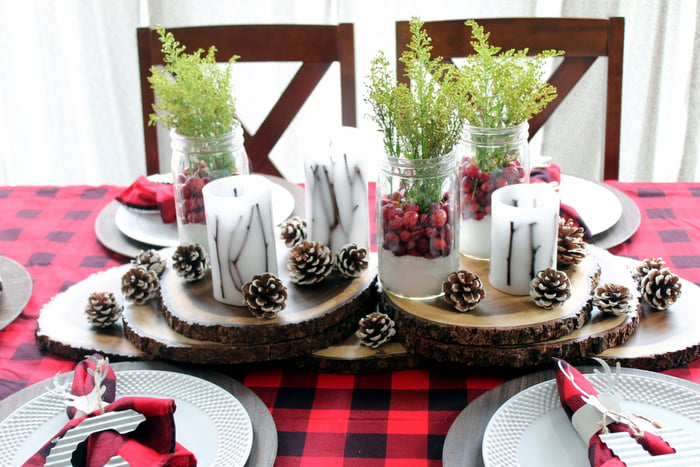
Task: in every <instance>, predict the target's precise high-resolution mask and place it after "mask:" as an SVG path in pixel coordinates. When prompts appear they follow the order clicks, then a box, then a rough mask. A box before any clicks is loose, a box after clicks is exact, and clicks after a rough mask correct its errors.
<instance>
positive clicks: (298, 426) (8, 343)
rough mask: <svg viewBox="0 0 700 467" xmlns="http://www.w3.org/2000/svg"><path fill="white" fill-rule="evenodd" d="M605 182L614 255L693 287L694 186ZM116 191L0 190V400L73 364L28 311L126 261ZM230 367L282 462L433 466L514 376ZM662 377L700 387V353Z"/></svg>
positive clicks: (699, 208)
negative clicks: (653, 266) (108, 242)
mask: <svg viewBox="0 0 700 467" xmlns="http://www.w3.org/2000/svg"><path fill="white" fill-rule="evenodd" d="M609 183H610V185H611V186H614V187H615V188H617V189H619V190H621V191H623V192H624V193H626V194H627V195H628V196H630V197H631V198H632V199H633V200H634V201H635V202H636V203H637V205H638V206H639V208H640V210H641V214H642V223H641V227H640V229H639V231H638V232H637V233H636V234H635V235H634V236H633V237H632V238H631V239H630V240H628V241H627V242H625V243H624V244H622V245H619V246H617V247H615V248H613V249H612V252H613V253H615V254H618V255H625V256H630V257H633V258H637V259H643V258H646V257H652V256H655V257H656V256H660V257H662V258H664V259H665V260H666V261H667V263H668V264H669V266H670V267H671V268H672V270H673V271H674V272H676V273H677V274H679V275H680V276H681V277H683V278H685V279H687V280H689V281H691V282H694V283H696V284H700V184H697V183H669V184H661V183H621V182H609ZM121 190H123V187H116V186H65V187H53V186H6V187H0V254H1V255H4V256H7V257H8V258H11V259H13V260H14V261H16V262H18V263H20V264H22V265H23V266H24V267H25V268H26V269H27V271H28V272H29V273H30V275H31V277H32V278H33V280H34V288H33V293H32V297H31V299H30V301H29V303H28V305H27V306H26V308H25V310H24V312H23V313H22V314H21V315H20V316H19V317H18V318H17V319H16V320H15V321H14V322H13V323H11V324H10V325H9V326H7V327H6V328H5V329H4V330H2V331H0V399H2V398H5V397H7V396H8V395H10V394H12V393H13V392H15V391H18V390H20V389H23V388H25V387H27V386H29V385H31V384H33V383H36V382H38V381H42V380H45V379H47V378H51V377H53V376H54V375H56V373H58V372H68V371H72V370H73V367H74V366H75V364H76V362H75V361H70V360H67V359H65V358H62V357H58V356H54V355H51V354H46V353H44V352H42V351H41V350H40V349H39V347H38V346H37V344H36V340H35V337H34V331H35V328H36V319H37V317H38V315H39V311H40V309H41V307H42V306H43V305H44V304H46V303H47V302H48V301H49V300H50V299H51V298H52V297H53V296H54V295H56V294H57V293H59V292H61V291H63V290H65V289H66V288H68V287H70V286H71V285H72V284H75V283H77V282H79V281H81V280H83V279H85V278H86V277H88V276H89V275H90V274H93V273H95V272H97V271H100V270H103V269H108V268H111V267H114V266H117V265H120V264H123V263H125V262H127V258H124V257H122V256H121V255H119V254H116V253H113V252H110V251H109V250H107V249H106V248H104V247H103V246H102V245H101V244H100V243H99V242H98V240H97V238H96V236H95V233H94V222H95V219H96V217H97V215H98V213H99V212H100V210H102V208H104V206H105V205H106V204H107V203H109V202H111V201H112V200H114V198H115V196H116V195H117V194H118V193H120V192H121ZM371 203H373V201H371ZM601 209H605V207H604V206H601ZM227 372H228V373H229V374H231V375H232V376H234V377H236V378H237V379H239V381H241V382H242V383H243V384H245V385H246V386H247V387H249V388H250V389H252V390H253V391H254V392H255V393H256V394H257V395H258V396H259V397H260V398H261V399H262V400H263V402H264V403H265V404H266V405H267V406H268V407H269V409H270V412H271V413H272V416H273V418H274V420H275V423H276V425H277V429H278V442H279V447H278V452H277V462H276V465H280V466H297V465H299V466H306V465H308V466H313V465H319V466H352V465H358V466H370V467H371V466H392V465H410V466H437V465H440V464H441V462H440V457H441V454H442V446H443V442H444V437H445V434H446V433H447V431H448V429H449V428H450V425H451V423H452V422H453V420H454V419H455V417H456V416H457V415H458V414H459V412H460V411H461V410H462V409H464V407H465V406H466V405H467V404H468V403H469V402H470V401H472V400H473V399H474V398H476V397H477V396H479V395H480V394H482V393H483V392H485V391H487V390H489V389H491V388H493V387H495V386H497V385H499V384H501V383H502V382H504V381H505V380H506V379H508V378H511V377H513V376H517V375H516V374H503V373H498V372H496V371H491V370H489V369H469V370H464V369H462V370H453V371H449V372H448V371H442V370H436V369H419V370H404V371H392V372H378V373H375V374H366V375H336V374H324V373H315V372H311V371H306V370H298V369H290V368H284V367H281V366H269V367H265V368H261V369H250V368H247V369H245V370H243V369H235V368H233V369H230V371H227ZM665 373H668V374H671V375H674V376H678V377H681V378H684V379H687V380H691V381H695V382H698V383H700V361H695V362H691V363H690V364H688V365H686V366H684V367H682V368H676V369H672V370H668V371H666V372H665Z"/></svg>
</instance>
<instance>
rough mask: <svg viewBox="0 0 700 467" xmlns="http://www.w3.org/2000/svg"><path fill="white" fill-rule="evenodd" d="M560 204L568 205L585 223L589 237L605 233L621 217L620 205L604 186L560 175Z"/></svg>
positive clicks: (616, 198) (617, 199)
mask: <svg viewBox="0 0 700 467" xmlns="http://www.w3.org/2000/svg"><path fill="white" fill-rule="evenodd" d="M559 196H560V199H561V202H562V203H564V204H568V205H569V206H571V207H572V208H574V209H575V210H576V212H578V213H579V215H580V216H581V218H582V219H583V220H584V221H585V222H586V225H587V226H588V228H589V230H590V231H591V235H597V234H599V233H602V232H605V231H606V230H608V229H610V228H611V227H612V226H614V225H615V224H616V223H617V221H618V220H620V217H621V216H622V203H621V202H620V200H619V198H618V197H617V196H616V195H615V193H613V192H612V191H611V190H610V189H608V188H607V187H606V186H605V185H602V184H599V183H595V182H591V181H589V180H584V179H582V178H578V177H574V176H571V175H562V176H561V182H560V184H559Z"/></svg>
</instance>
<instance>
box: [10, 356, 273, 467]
mask: <svg viewBox="0 0 700 467" xmlns="http://www.w3.org/2000/svg"><path fill="white" fill-rule="evenodd" d="M17 407H18V408H17ZM132 419H133V420H134V421H131V420H132ZM130 423H135V424H139V423H143V424H144V426H146V425H148V430H147V431H146V432H143V431H142V430H137V431H132V429H130V428H128V427H129V424H130ZM109 429H112V430H116V431H105V430H109ZM59 432H60V433H64V432H65V434H64V435H63V437H62V439H61V441H59V442H58V443H55V441H52V440H53V439H54V437H55V435H56V434H57V433H59ZM71 432H72V433H73V435H70V433H71ZM149 432H150V434H149ZM89 433H94V434H93V435H92V437H91V440H92V441H91V443H90V445H89V446H88V447H87V449H83V450H79V451H76V455H79V456H82V457H80V458H81V459H82V460H83V461H84V462H85V463H87V462H88V461H94V462H102V463H104V462H105V461H107V460H109V459H111V458H114V457H117V458H121V459H123V460H125V461H127V462H130V463H131V465H153V462H156V461H161V462H163V461H166V460H168V461H170V462H176V460H177V459H183V460H182V461H181V462H190V463H191V460H192V457H194V458H196V461H197V464H198V465H212V466H217V465H220V466H227V467H228V466H244V465H261V466H272V465H273V464H274V460H275V457H276V451H277V432H276V428H275V423H274V420H273V419H272V416H271V415H270V413H269V410H267V407H266V406H265V405H264V403H263V402H262V401H261V400H260V399H259V398H258V397H257V396H256V395H255V393H253V392H252V391H251V390H250V389H248V388H246V387H245V386H244V385H242V384H241V383H239V382H237V381H235V380H234V379H232V378H229V377H227V376H224V375H222V374H219V373H214V372H211V371H207V370H202V369H198V368H189V369H187V370H184V369H182V368H179V367H176V366H173V365H169V364H165V363H156V362H139V363H116V364H111V363H109V361H108V360H107V359H105V358H103V357H102V356H101V355H98V354H95V355H93V356H90V357H87V358H86V359H84V360H82V361H81V362H79V363H78V364H77V365H76V367H75V371H73V372H71V373H67V374H64V375H59V376H57V377H55V378H52V379H50V380H47V381H44V382H41V383H37V384H35V385H33V386H30V387H28V388H26V389H24V390H22V391H20V392H18V393H16V394H13V395H12V396H10V397H8V398H7V399H6V400H4V401H3V402H2V403H0V434H1V435H2V436H0V446H1V449H0V463H2V465H8V466H10V465H11V466H15V465H44V462H45V461H46V462H50V461H53V462H65V461H69V459H70V455H71V454H72V453H73V451H75V449H76V447H77V444H78V443H79V441H80V440H82V439H84V438H85V437H86V436H88V434H89ZM153 433H159V436H158V437H157V438H155V437H153V436H152V434H153ZM74 439H77V441H72V440H74ZM66 456H68V457H66ZM112 461H113V462H114V459H112ZM100 465H102V464H100ZM110 465H112V464H110ZM115 465H116V464H115ZM183 465H184V464H183Z"/></svg>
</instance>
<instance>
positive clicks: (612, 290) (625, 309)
mask: <svg viewBox="0 0 700 467" xmlns="http://www.w3.org/2000/svg"><path fill="white" fill-rule="evenodd" d="M631 298H632V294H631V293H630V289H628V288H627V287H625V286H624V285H621V284H603V285H602V286H600V287H598V288H597V289H596V290H595V293H594V294H593V306H595V307H597V308H598V309H599V310H600V311H602V312H603V313H607V314H611V315H615V316H621V315H626V314H627V313H629V312H630V310H631V304H630V300H631Z"/></svg>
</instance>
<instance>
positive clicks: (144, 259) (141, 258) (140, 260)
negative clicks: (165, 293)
mask: <svg viewBox="0 0 700 467" xmlns="http://www.w3.org/2000/svg"><path fill="white" fill-rule="evenodd" d="M131 264H133V265H135V266H143V267H145V268H146V269H149V270H152V271H155V273H156V274H157V275H158V277H160V276H162V275H163V271H165V260H164V259H162V258H161V257H160V255H159V254H158V252H157V251H156V250H141V251H140V252H139V254H138V255H136V257H134V259H132V260H131Z"/></svg>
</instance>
